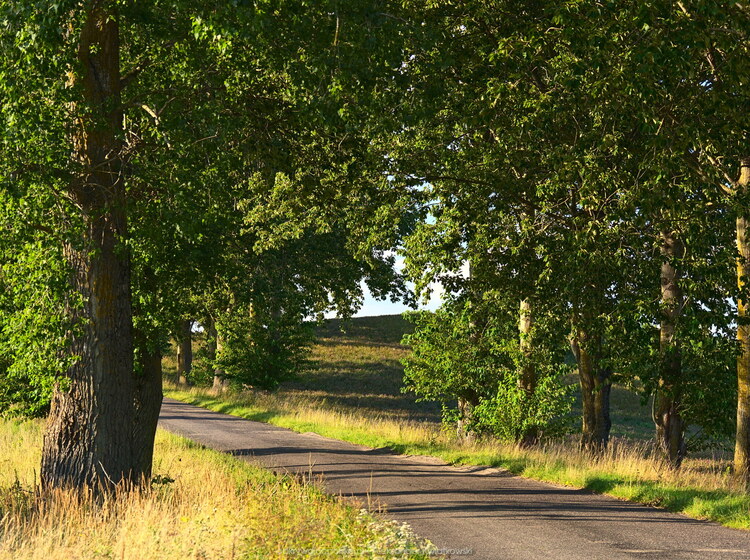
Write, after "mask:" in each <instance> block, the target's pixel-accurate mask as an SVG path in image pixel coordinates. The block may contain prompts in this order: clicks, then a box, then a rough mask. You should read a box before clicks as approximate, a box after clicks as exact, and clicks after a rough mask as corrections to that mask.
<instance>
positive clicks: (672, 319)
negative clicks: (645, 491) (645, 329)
mask: <svg viewBox="0 0 750 560" xmlns="http://www.w3.org/2000/svg"><path fill="white" fill-rule="evenodd" d="M684 253H685V248H684V245H683V243H682V241H681V240H680V238H679V236H678V235H677V234H676V233H674V232H671V231H664V232H662V234H661V254H662V258H663V261H662V265H661V304H662V311H661V323H660V326H659V351H660V354H661V364H660V376H659V386H658V388H657V391H656V395H655V396H654V423H655V424H656V440H657V443H658V445H659V447H660V448H661V450H662V452H663V453H664V456H665V457H666V459H667V460H668V461H669V463H670V464H671V465H673V466H674V467H679V466H680V464H681V463H682V460H683V458H684V457H685V451H686V447H685V421H684V419H683V418H682V414H681V408H682V383H683V381H682V359H681V353H680V343H679V340H678V337H677V324H678V321H679V317H680V315H681V313H682V307H683V294H682V289H681V287H680V277H679V271H678V270H677V268H676V267H675V264H674V262H675V259H681V258H682V257H683V256H684Z"/></svg>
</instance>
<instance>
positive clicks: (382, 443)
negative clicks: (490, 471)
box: [165, 386, 750, 529]
mask: <svg viewBox="0 0 750 560" xmlns="http://www.w3.org/2000/svg"><path fill="white" fill-rule="evenodd" d="M165 394H166V395H167V396H169V397H172V398H175V399H179V400H181V401H184V402H188V403H192V404H195V405H198V406H202V407H205V408H209V409H211V410H215V411H218V412H223V413H226V414H232V415H234V416H240V417H243V418H248V419H251V420H258V421H262V422H269V423H272V424H275V425H277V426H281V427H284V428H289V429H292V430H295V431H298V432H316V433H318V434H321V435H324V436H327V437H332V438H336V439H341V440H345V441H349V442H352V443H357V444H362V445H367V446H370V447H388V448H390V449H392V450H393V451H395V452H397V453H404V454H413V455H431V456H435V457H440V458H441V459H443V460H445V461H447V462H448V463H451V464H457V465H488V466H493V467H501V468H505V469H507V470H509V471H511V472H513V473H515V474H519V475H522V476H526V477H529V478H534V479H537V480H543V481H547V482H553V483H557V484H563V485H568V486H574V487H577V488H585V489H589V490H591V491H594V492H599V493H604V494H608V495H611V496H615V497H617V498H622V499H626V500H631V501H636V502H640V503H644V504H648V505H653V506H659V507H664V508H666V509H669V510H671V511H676V512H682V513H684V514H687V515H689V516H691V517H695V518H698V519H710V520H712V521H717V522H719V523H722V524H724V525H726V526H729V527H735V528H743V529H750V496H748V494H747V493H746V492H745V489H744V487H741V486H739V485H738V484H737V483H736V481H735V480H734V479H733V478H732V477H731V475H730V474H729V470H728V464H727V463H726V462H723V461H720V460H710V459H693V460H687V461H686V462H685V464H684V466H683V468H682V469H681V470H680V471H679V472H675V471H673V470H672V469H670V468H669V467H668V466H667V465H666V464H665V463H663V462H661V461H659V460H658V459H655V458H653V457H649V454H648V452H647V448H646V447H645V446H644V445H639V444H637V443H628V442H626V441H624V440H619V441H615V442H614V443H613V445H612V446H611V448H610V449H609V451H608V452H607V453H606V454H604V455H602V456H598V457H592V456H591V455H589V454H586V453H581V452H579V451H578V450H577V449H576V446H575V444H574V443H572V442H567V443H565V442H561V443H556V444H550V445H547V446H546V447H544V448H537V449H524V448H520V447H518V446H513V445H503V444H500V443H497V442H479V443H474V444H461V443H458V442H456V441H455V440H453V439H452V438H451V437H450V434H446V433H445V432H443V431H441V430H440V428H439V426H437V425H436V424H432V423H426V422H417V421H412V420H400V419H394V418H391V417H389V416H386V415H378V414H366V413H363V411H362V410H350V409H348V408H346V407H336V406H332V405H331V404H330V403H329V402H327V401H326V400H325V399H319V398H308V397H304V396H303V395H299V394H291V395H290V394H283V393H282V394H264V393H254V392H243V393H225V394H223V395H216V394H213V393H211V392H210V391H208V390H204V389H196V388H192V389H189V390H185V389H179V388H177V387H175V386H168V387H166V389H165Z"/></svg>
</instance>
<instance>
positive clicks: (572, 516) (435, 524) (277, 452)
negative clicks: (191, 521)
mask: <svg viewBox="0 0 750 560" xmlns="http://www.w3.org/2000/svg"><path fill="white" fill-rule="evenodd" d="M159 425H160V427H162V428H165V429H167V430H169V431H171V432H175V433H177V434H180V435H183V436H186V437H188V438H190V439H192V440H195V441H197V442H199V443H202V444H204V445H206V446H207V447H212V448H214V449H218V450H221V451H226V452H228V453H232V454H234V455H236V456H238V457H241V458H243V459H245V460H248V461H250V462H252V463H256V464H259V465H262V466H265V467H268V468H271V469H274V470H276V471H281V472H291V473H303V474H310V473H311V474H312V475H313V477H316V476H319V475H322V479H323V484H324V486H325V488H326V490H327V491H329V492H331V493H335V494H341V495H344V496H352V497H355V498H357V499H359V500H361V501H362V502H364V503H365V504H368V503H369V504H370V505H371V506H372V507H378V505H381V506H384V508H385V509H386V511H387V514H388V515H389V516H390V517H392V518H394V519H396V520H398V521H405V522H407V523H409V524H410V525H411V526H412V528H413V529H414V531H415V532H416V533H417V534H419V535H421V536H423V537H426V538H428V539H429V540H430V541H432V542H433V543H434V544H435V545H437V546H438V547H439V548H443V549H452V550H454V551H456V552H457V554H454V555H451V556H450V557H451V558H458V559H460V558H463V559H467V560H479V559H491V560H500V559H542V558H544V559H548V558H549V559H554V560H565V559H586V560H596V559H602V560H604V559H606V560H619V559H624V558H649V559H650V558H653V559H655V558H658V559H673V558H674V559H676V558H680V559H683V558H684V559H695V560H703V559H711V560H713V559H719V558H721V559H724V558H750V531H739V530H733V529H727V528H725V527H721V526H719V525H716V524H713V523H708V522H703V521H696V520H693V519H689V518H687V517H684V516H681V515H676V514H671V513H667V512H664V511H661V510H658V509H654V508H648V507H645V506H640V505H636V504H632V503H628V502H623V501H620V500H616V499H613V498H607V497H604V496H597V495H592V494H590V493H587V492H584V491H579V490H574V489H569V488H562V487H557V486H553V485H549V484H543V483H540V482H534V481H531V480H526V479H523V478H520V477H516V476H512V475H509V474H506V473H503V472H499V471H497V470H496V469H487V468H456V467H451V466H448V465H445V464H444V463H442V462H440V461H438V460H431V459H428V458H423V457H402V456H397V455H392V454H389V453H385V452H382V451H380V450H377V449H369V448H366V447H363V446H358V445H352V444H349V443H345V442H341V441H338V440H332V439H327V438H324V437H322V436H319V435H316V434H298V433H295V432H292V431H289V430H285V429H283V428H278V427H276V426H271V425H269V424H263V423H260V422H252V421H250V420H245V419H241V418H236V417H233V416H227V415H224V414H219V413H216V412H211V411H208V410H205V409H201V408H198V407H195V406H192V405H188V404H185V403H181V402H178V401H174V400H170V399H165V401H164V404H163V407H162V411H161V417H160V421H159ZM468 550H470V551H471V553H470V554H467V553H466V552H467V551H468Z"/></svg>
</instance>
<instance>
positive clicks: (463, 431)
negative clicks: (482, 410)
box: [456, 394, 479, 442]
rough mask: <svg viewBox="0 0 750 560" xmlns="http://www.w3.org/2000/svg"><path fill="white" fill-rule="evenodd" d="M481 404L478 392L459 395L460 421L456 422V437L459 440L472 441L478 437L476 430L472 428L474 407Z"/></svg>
mask: <svg viewBox="0 0 750 560" xmlns="http://www.w3.org/2000/svg"><path fill="white" fill-rule="evenodd" d="M478 404H479V397H478V395H476V394H467V395H462V396H460V397H458V421H457V422H456V437H458V439H459V441H464V442H471V441H474V440H475V439H476V432H475V431H474V430H473V429H472V428H471V425H472V423H473V422H474V407H476V406H477V405H478Z"/></svg>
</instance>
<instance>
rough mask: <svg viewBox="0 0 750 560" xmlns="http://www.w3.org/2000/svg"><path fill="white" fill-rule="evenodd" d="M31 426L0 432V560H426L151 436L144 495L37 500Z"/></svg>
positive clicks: (228, 461)
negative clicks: (337, 559) (338, 559)
mask: <svg viewBox="0 0 750 560" xmlns="http://www.w3.org/2000/svg"><path fill="white" fill-rule="evenodd" d="M40 444H41V424H40V423H39V422H25V423H16V422H11V421H0V559H2V560H5V559H8V560H10V559H13V560H20V559H45V560H50V559H53V560H54V559H68V558H116V559H144V560H147V559H154V560H156V559H159V560H172V559H173V560H183V559H185V558H195V559H203V560H209V559H222V560H223V559H227V560H229V559H235V558H236V559H240V558H241V559H255V558H258V559H260V558H268V559H286V558H289V559H292V558H294V559H297V558H330V557H338V556H340V555H342V554H345V555H346V557H348V558H368V559H369V558H427V557H428V556H429V553H430V550H431V549H430V548H429V545H427V544H425V543H423V542H420V541H418V540H417V538H416V537H415V536H414V535H413V534H412V533H411V532H410V531H409V529H408V527H406V526H404V525H399V524H396V523H393V522H388V521H383V520H380V519H378V518H376V517H373V516H372V515H370V514H368V513H366V512H364V511H362V510H358V509H356V508H354V507H351V506H348V505H345V504H342V503H341V502H339V501H337V500H335V499H333V498H331V497H328V496H325V495H324V494H322V493H321V492H320V491H319V490H317V489H316V488H315V487H314V486H311V485H308V484H304V483H302V482H300V481H298V480H296V479H294V478H291V477H279V476H275V475H273V474H271V473H269V472H267V471H265V470H262V469H259V468H255V467H252V466H250V465H247V464H245V463H243V462H241V461H239V460H237V459H235V458H232V457H230V456H228V455H225V454H222V453H217V452H214V451H210V450H207V449H204V448H202V447H200V446H198V445H196V444H194V443H192V442H191V441H189V440H186V439H183V438H179V437H177V436H173V435H171V434H168V433H165V432H159V433H158V436H157V444H156V449H155V463H154V472H155V473H157V475H156V476H155V477H154V480H153V482H152V484H151V486H150V487H149V488H148V489H145V490H137V491H129V492H126V491H123V492H120V493H119V495H117V496H115V498H114V499H112V498H109V499H105V500H103V502H102V503H97V502H96V501H94V500H92V499H91V497H90V496H87V495H85V494H83V495H82V494H80V493H73V492H62V491H55V492H47V493H44V492H41V491H40V490H39V488H38V481H37V479H36V473H35V469H37V465H38V464H39V449H40V447H41V446H40Z"/></svg>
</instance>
